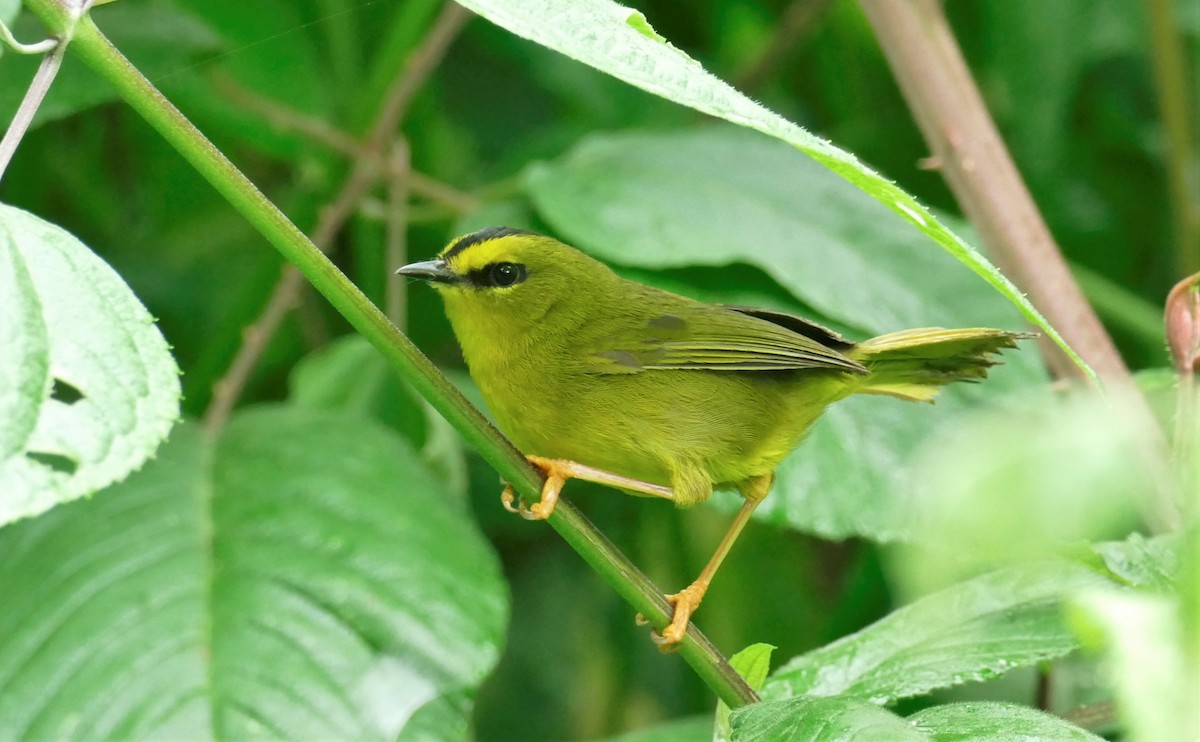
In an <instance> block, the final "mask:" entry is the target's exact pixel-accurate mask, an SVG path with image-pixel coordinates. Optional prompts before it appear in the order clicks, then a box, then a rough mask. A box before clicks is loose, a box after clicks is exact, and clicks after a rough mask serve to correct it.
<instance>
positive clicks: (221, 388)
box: [204, 159, 375, 431]
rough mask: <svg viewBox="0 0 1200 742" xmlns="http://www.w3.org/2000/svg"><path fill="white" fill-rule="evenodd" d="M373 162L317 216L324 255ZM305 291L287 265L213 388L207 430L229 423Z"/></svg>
mask: <svg viewBox="0 0 1200 742" xmlns="http://www.w3.org/2000/svg"><path fill="white" fill-rule="evenodd" d="M370 163H371V161H370V160H365V159H364V160H359V161H357V162H356V163H355V167H354V169H353V170H352V171H351V173H350V177H349V178H348V179H347V180H346V182H345V184H344V185H343V186H342V189H341V190H340V191H339V192H338V194H337V196H336V197H335V199H334V201H333V203H331V204H329V205H327V206H325V207H324V208H322V209H321V212H320V215H319V216H318V217H317V226H316V228H315V229H313V233H312V242H313V244H314V245H316V246H317V249H319V250H320V251H321V252H328V251H329V248H330V247H331V246H332V245H333V238H334V237H335V236H337V233H338V231H339V230H340V229H341V228H342V225H344V224H345V223H346V221H347V220H349V218H350V216H351V215H352V214H353V213H354V209H355V207H356V205H357V204H358V202H359V200H360V199H362V197H363V195H364V194H366V192H367V191H368V190H369V189H370V187H371V184H372V183H374V182H375V171H374V170H373V169H372V168H371V166H370ZM303 288H304V276H302V275H301V274H300V272H299V271H297V270H296V269H295V267H293V266H291V265H288V266H284V268H283V274H282V275H281V276H280V277H279V281H278V282H277V283H276V284H275V288H274V289H272V291H271V296H270V298H269V299H267V304H266V307H265V308H264V309H263V312H262V314H260V315H259V316H258V318H257V319H256V320H254V322H253V323H251V324H250V325H249V326H248V327H247V328H246V329H245V330H243V331H242V344H241V346H240V347H239V348H238V350H237V353H236V354H235V355H234V357H233V362H232V363H230V364H229V370H227V371H226V372H225V375H224V376H222V377H221V378H220V379H218V380H217V382H216V384H214V385H213V396H212V401H211V402H209V405H208V409H206V410H205V411H204V427H205V428H207V429H208V430H210V431H215V430H219V429H220V428H221V427H223V426H224V425H225V423H226V422H227V421H228V420H229V415H230V414H232V412H233V408H234V406H235V405H237V400H238V397H239V396H241V393H242V390H243V389H244V388H245V387H246V383H247V382H248V381H249V380H250V375H251V374H252V373H253V372H254V367H255V366H256V365H257V364H258V359H259V358H261V357H262V354H263V351H264V350H266V347H267V343H269V342H270V341H271V338H272V337H274V336H275V333H276V332H277V331H278V330H279V326H280V325H281V324H283V320H284V318H286V317H287V315H288V312H290V311H291V310H292V309H293V308H294V307H295V306H296V303H297V302H298V301H299V300H300V291H301V290H302V289H303Z"/></svg>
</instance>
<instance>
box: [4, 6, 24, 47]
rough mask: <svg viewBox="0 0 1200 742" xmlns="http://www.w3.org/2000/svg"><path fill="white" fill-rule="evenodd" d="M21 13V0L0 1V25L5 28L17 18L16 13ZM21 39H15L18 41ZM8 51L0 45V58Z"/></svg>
mask: <svg viewBox="0 0 1200 742" xmlns="http://www.w3.org/2000/svg"><path fill="white" fill-rule="evenodd" d="M20 12H21V0H0V23H3V24H4V25H6V26H11V25H12V22H13V20H14V19H15V18H16V17H17V13H20ZM20 40H21V39H17V41H20ZM6 51H8V50H7V49H5V48H3V45H0V56H3V55H4V52H6Z"/></svg>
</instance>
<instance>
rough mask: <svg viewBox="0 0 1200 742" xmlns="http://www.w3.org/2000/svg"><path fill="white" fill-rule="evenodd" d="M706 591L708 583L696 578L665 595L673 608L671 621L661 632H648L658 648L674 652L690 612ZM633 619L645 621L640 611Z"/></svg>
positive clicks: (684, 629) (692, 611)
mask: <svg viewBox="0 0 1200 742" xmlns="http://www.w3.org/2000/svg"><path fill="white" fill-rule="evenodd" d="M707 591H708V585H707V584H706V583H704V582H701V581H700V580H696V581H695V582H693V583H692V584H691V585H688V586H687V587H686V588H684V589H683V590H680V591H679V592H677V593H675V594H674V595H668V596H666V598H667V602H668V603H670V604H671V605H672V606H673V607H674V608H675V611H674V613H672V614H671V623H669V624H667V628H665V629H663V631H662V633H661V634H660V633H658V632H657V631H654V632H651V634H650V638H651V639H652V640H654V643H655V644H657V645H658V648H659V649H661V650H662V651H664V652H674V651H675V650H676V649H679V642H681V641H683V635H684V634H686V633H687V627H688V622H689V621H691V619H692V614H693V613H695V611H696V609H697V608H699V607H700V601H702V600H704V593H705V592H707ZM634 620H635V621H636V622H637V623H638V624H639V625H641V624H644V623H646V618H645V616H643V615H642V614H640V613H639V614H637V616H636V617H635V618H634Z"/></svg>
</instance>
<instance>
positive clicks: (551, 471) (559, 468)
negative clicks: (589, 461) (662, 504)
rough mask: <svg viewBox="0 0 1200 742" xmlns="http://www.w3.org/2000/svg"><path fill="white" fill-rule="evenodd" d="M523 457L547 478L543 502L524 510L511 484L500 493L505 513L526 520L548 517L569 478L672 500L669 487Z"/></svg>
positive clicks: (558, 461) (576, 465)
mask: <svg viewBox="0 0 1200 742" xmlns="http://www.w3.org/2000/svg"><path fill="white" fill-rule="evenodd" d="M525 458H526V459H528V460H529V463H531V464H533V465H534V466H536V467H537V468H538V469H541V471H542V474H544V475H545V476H546V481H545V483H544V484H543V485H542V499H541V500H539V501H538V502H535V503H534V504H533V505H531V506H528V507H526V505H525V501H524V500H517V498H516V496H515V495H514V494H513V488H512V485H511V484H506V485H504V491H503V492H502V493H500V503H501V504H502V505H504V509H505V510H507V511H508V512H510V513H518V514H519V515H520V516H521V517H522V518H524V519H526V520H545V519H546V518H549V517H550V514H551V513H553V512H554V506H555V504H557V503H558V493H559V492H561V491H562V486H563V484H564V483H566V481H567V480H568V479H582V480H584V481H587V482H595V483H597V484H604V485H608V486H609V487H616V488H617V489H623V490H630V491H633V492H640V493H642V494H644V495H651V496H653V497H662V498H665V499H667V500H673V499H674V498H675V495H674V493H672V492H671V488H670V487H664V486H662V485H661V484H651V483H650V482H643V481H642V480H640V479H632V478H630V477H624V476H621V475H620V474H614V473H613V472H610V471H604V470H603V469H596V468H595V467H591V466H585V465H583V464H580V463H578V462H575V461H567V460H565V459H546V458H542V457H541V456H526V457H525ZM514 500H517V506H516V507H513V501H514Z"/></svg>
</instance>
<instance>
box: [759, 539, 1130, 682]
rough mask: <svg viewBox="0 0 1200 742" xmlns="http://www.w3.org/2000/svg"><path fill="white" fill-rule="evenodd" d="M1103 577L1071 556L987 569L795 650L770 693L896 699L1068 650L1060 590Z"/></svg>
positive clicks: (1064, 591)
mask: <svg viewBox="0 0 1200 742" xmlns="http://www.w3.org/2000/svg"><path fill="white" fill-rule="evenodd" d="M1105 584H1108V583H1107V581H1106V580H1105V579H1104V578H1102V577H1100V576H1098V575H1097V574H1095V573H1094V572H1092V571H1090V570H1088V569H1085V568H1083V567H1080V566H1077V565H1073V564H1070V563H1067V562H1044V563H1040V564H1029V565H1024V566H1021V567H1012V568H1009V569H1005V570H1000V571H996V572H992V573H989V574H985V575H982V576H980V577H976V578H974V579H971V580H967V581H966V582H962V583H959V584H957V585H954V586H952V587H949V588H946V589H945V590H942V591H940V592H937V593H934V594H932V595H929V596H927V597H924V598H921V599H920V600H918V601H916V602H914V603H912V604H910V605H907V606H904V607H903V608H900V609H898V610H896V611H893V612H892V613H891V614H889V615H887V616H885V617H884V618H882V619H880V620H879V621H876V622H875V623H873V624H871V625H870V626H868V627H866V628H865V629H863V630H861V631H859V632H857V633H855V634H851V635H849V636H846V637H843V638H841V639H839V640H837V641H835V642H833V643H832V644H829V645H826V646H824V647H821V648H820V649H816V650H813V651H812V652H809V653H808V654H804V655H801V656H799V657H796V658H794V659H792V660H790V661H789V662H788V663H786V664H785V665H784V666H783V667H781V668H779V669H778V670H776V671H775V673H774V675H772V676H771V678H770V680H768V681H767V685H766V687H765V688H764V689H763V698H765V699H778V698H785V697H789V696H800V695H805V694H809V695H821V696H831V695H837V694H843V693H844V694H848V695H853V696H858V697H862V698H865V699H868V700H870V701H872V702H874V703H890V702H892V701H895V700H896V699H899V698H907V697H909V696H917V695H921V694H923V693H927V692H928V691H931V690H934V689H935V688H946V687H949V686H954V685H960V684H962V683H966V682H970V681H976V680H986V679H988V678H993V677H996V676H997V675H1000V674H1003V673H1005V672H1008V671H1009V670H1012V669H1014V668H1017V667H1024V666H1026V665H1030V664H1033V663H1035V662H1040V661H1042V660H1047V659H1053V658H1055V657H1061V656H1062V655H1064V654H1066V653H1067V652H1070V651H1071V650H1072V649H1074V648H1075V646H1076V641H1075V637H1074V636H1073V635H1072V634H1071V632H1070V631H1069V630H1068V629H1067V628H1066V626H1065V625H1064V623H1063V620H1062V616H1061V615H1060V614H1061V610H1060V605H1059V602H1060V600H1061V599H1062V598H1063V597H1065V596H1066V595H1067V594H1068V593H1070V592H1072V591H1075V590H1078V589H1080V588H1083V587H1090V586H1097V585H1105Z"/></svg>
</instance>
